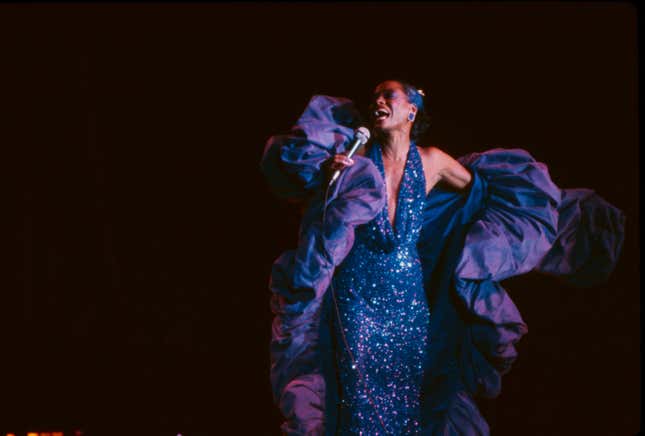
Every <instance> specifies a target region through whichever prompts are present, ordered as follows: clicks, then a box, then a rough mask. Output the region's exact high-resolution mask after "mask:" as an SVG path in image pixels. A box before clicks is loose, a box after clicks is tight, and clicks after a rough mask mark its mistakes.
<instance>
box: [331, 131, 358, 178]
mask: <svg viewBox="0 0 645 436" xmlns="http://www.w3.org/2000/svg"><path fill="white" fill-rule="evenodd" d="M361 145H363V141H361V139H360V138H355V139H354V142H352V146H351V148H350V149H349V153H347V157H348V158H350V159H351V158H352V156H354V153H356V151H357V150H358V149H359V148H360V147H361ZM339 176H340V170H336V171H335V172H334V175H333V176H332V177H331V180H330V181H329V186H331V185H332V183H334V182H335V181H336V179H337V178H338V177H339Z"/></svg>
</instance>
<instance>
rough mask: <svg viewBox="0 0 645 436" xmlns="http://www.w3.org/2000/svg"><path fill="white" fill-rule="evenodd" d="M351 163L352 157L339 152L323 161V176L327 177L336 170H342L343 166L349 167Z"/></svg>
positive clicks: (352, 161) (352, 163) (352, 162)
mask: <svg viewBox="0 0 645 436" xmlns="http://www.w3.org/2000/svg"><path fill="white" fill-rule="evenodd" d="M352 165H354V160H353V159H351V158H349V157H347V156H346V155H345V154H343V153H339V154H336V155H334V156H333V157H331V158H329V159H327V160H326V161H325V162H324V163H323V171H324V172H325V177H326V178H327V179H329V178H331V176H332V174H334V172H336V171H338V170H340V171H343V170H344V169H345V168H347V167H351V166H352Z"/></svg>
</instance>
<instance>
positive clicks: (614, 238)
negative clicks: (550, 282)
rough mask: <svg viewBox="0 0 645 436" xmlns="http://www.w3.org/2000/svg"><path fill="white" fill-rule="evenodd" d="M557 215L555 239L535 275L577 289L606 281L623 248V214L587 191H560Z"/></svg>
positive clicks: (592, 192) (590, 191)
mask: <svg viewBox="0 0 645 436" xmlns="http://www.w3.org/2000/svg"><path fill="white" fill-rule="evenodd" d="M558 212H559V220H558V237H557V239H556V241H555V242H554V243H553V246H552V247H551V249H550V250H549V252H548V253H547V254H546V255H545V256H544V258H542V260H541V261H540V263H539V264H538V265H537V267H536V268H535V271H538V272H542V273H545V274H550V275H554V276H558V277H560V278H561V279H563V280H565V281H566V282H568V283H569V284H572V285H574V286H580V287H586V286H593V285H596V284H599V283H602V282H604V281H606V280H607V279H608V278H609V275H610V274H611V272H612V271H613V270H614V268H615V266H616V264H617V263H618V258H619V256H620V252H621V250H622V247H623V241H624V234H625V215H624V214H623V212H622V211H620V210H619V209H618V208H616V207H615V206H613V205H612V204H610V203H608V202H607V201H605V200H604V199H603V198H602V197H600V196H599V195H598V194H596V193H595V192H594V191H592V190H590V189H563V190H562V201H561V203H560V207H559V208H558Z"/></svg>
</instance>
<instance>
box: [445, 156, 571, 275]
mask: <svg viewBox="0 0 645 436" xmlns="http://www.w3.org/2000/svg"><path fill="white" fill-rule="evenodd" d="M459 161H460V162H461V163H462V165H465V166H467V167H469V168H470V169H471V171H474V172H477V173H478V174H479V175H480V176H481V177H482V178H484V179H485V180H486V183H487V191H488V192H487V195H486V198H485V204H484V206H483V208H482V211H481V213H480V217H479V218H478V219H476V220H475V222H474V223H473V224H472V225H471V227H470V229H469V231H468V234H467V235H466V240H465V242H464V251H463V253H462V255H461V258H460V260H459V263H458V265H457V269H456V276H457V277H458V278H461V279H469V280H496V281H500V280H503V279H506V278H508V277H511V276H514V275H518V274H522V273H525V272H528V271H531V270H532V269H533V268H535V267H536V266H537V265H538V263H539V262H540V260H541V259H542V258H543V257H544V256H545V255H546V253H547V252H548V251H549V250H550V248H551V245H552V244H553V242H554V241H555V239H556V236H557V230H558V206H559V204H560V189H558V187H557V186H556V185H555V184H554V183H553V182H552V181H551V178H550V176H549V172H548V168H547V167H546V165H544V164H542V163H540V162H537V161H536V160H535V159H533V157H532V156H531V155H530V154H529V153H528V152H526V151H524V150H521V149H510V150H506V149H494V150H490V151H486V152H484V153H474V154H470V155H468V156H465V157H463V158H460V159H459Z"/></svg>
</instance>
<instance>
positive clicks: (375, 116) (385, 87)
mask: <svg viewBox="0 0 645 436" xmlns="http://www.w3.org/2000/svg"><path fill="white" fill-rule="evenodd" d="M410 112H413V113H415V114H416V106H415V105H414V104H412V103H410V102H409V101H408V96H407V94H406V93H405V90H404V89H403V86H402V85H401V84H400V83H399V82H397V81H394V80H388V81H386V82H383V83H381V84H379V85H378V86H377V87H376V89H375V90H374V96H373V98H372V105H371V106H370V116H371V119H372V122H373V128H374V129H376V130H383V131H388V130H397V129H401V128H407V129H409V128H410V127H411V125H412V123H411V122H410V121H409V120H408V115H409V114H410Z"/></svg>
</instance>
